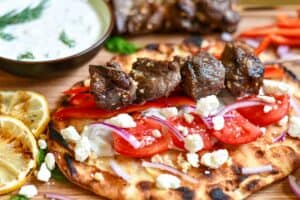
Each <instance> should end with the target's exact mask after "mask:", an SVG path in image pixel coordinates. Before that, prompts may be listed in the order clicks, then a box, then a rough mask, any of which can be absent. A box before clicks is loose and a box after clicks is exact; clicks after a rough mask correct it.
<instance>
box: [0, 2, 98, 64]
mask: <svg viewBox="0 0 300 200" xmlns="http://www.w3.org/2000/svg"><path fill="white" fill-rule="evenodd" d="M42 1H43V0H0V22H1V16H3V15H5V14H7V13H8V12H10V11H13V10H14V13H20V12H22V11H23V10H24V9H25V8H35V7H37V6H38V5H39V4H40V3H41V2H42ZM101 28H102V24H101V20H100V17H99V16H98V14H97V12H96V11H95V10H94V8H93V7H92V5H91V4H90V3H89V1H88V0H45V4H44V8H43V10H42V11H41V15H40V16H39V17H37V18H36V19H33V20H28V21H25V22H20V23H11V24H8V25H6V26H2V27H1V23H0V57H4V58H8V59H13V60H24V61H48V60H53V59H59V58H64V57H68V56H71V55H74V54H76V53H79V52H82V51H84V50H86V49H88V48H89V47H91V46H92V45H93V44H95V43H96V42H97V41H98V40H99V38H100V37H101V34H102V29H101ZM1 34H2V35H1Z"/></svg>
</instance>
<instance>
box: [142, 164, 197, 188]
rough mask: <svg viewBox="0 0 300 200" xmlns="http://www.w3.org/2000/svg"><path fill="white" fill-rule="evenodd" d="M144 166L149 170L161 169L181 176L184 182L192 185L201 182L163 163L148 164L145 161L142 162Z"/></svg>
mask: <svg viewBox="0 0 300 200" xmlns="http://www.w3.org/2000/svg"><path fill="white" fill-rule="evenodd" d="M142 166H143V167H148V168H155V169H160V170H163V171H168V172H170V173H172V174H175V175H178V176H181V177H182V178H183V179H184V180H186V181H188V182H190V183H193V184H197V183H199V180H197V179H195V178H193V177H191V176H189V175H187V174H185V173H183V172H181V171H179V170H177V169H175V168H173V167H170V166H168V165H164V164H161V163H153V162H147V161H143V162H142Z"/></svg>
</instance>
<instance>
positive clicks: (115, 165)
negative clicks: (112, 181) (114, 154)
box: [109, 160, 131, 182]
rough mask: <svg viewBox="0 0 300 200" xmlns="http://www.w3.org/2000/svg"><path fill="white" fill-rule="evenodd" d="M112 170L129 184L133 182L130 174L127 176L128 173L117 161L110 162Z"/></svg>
mask: <svg viewBox="0 0 300 200" xmlns="http://www.w3.org/2000/svg"><path fill="white" fill-rule="evenodd" d="M109 165H110V167H111V169H112V170H113V171H114V172H115V173H116V174H117V175H118V176H119V177H121V178H122V179H124V180H125V181H127V182H129V181H130V180H131V177H130V175H129V174H127V172H125V171H124V170H123V169H122V167H121V166H120V165H119V164H118V163H117V162H115V161H113V160H112V161H110V163H109Z"/></svg>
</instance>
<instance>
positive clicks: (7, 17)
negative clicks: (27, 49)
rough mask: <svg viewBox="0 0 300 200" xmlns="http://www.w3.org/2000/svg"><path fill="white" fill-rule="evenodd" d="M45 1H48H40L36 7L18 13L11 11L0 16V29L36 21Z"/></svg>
mask: <svg viewBox="0 0 300 200" xmlns="http://www.w3.org/2000/svg"><path fill="white" fill-rule="evenodd" d="M47 1H48V0H42V1H41V2H40V3H39V4H38V5H37V6H36V7H33V8H31V7H30V6H29V7H27V8H25V9H23V10H22V11H19V12H17V11H16V10H12V11H9V12H8V13H6V14H4V15H2V16H0V29H2V28H4V27H6V26H8V25H12V24H20V23H24V22H29V21H32V20H35V19H38V18H39V17H40V16H41V15H42V12H43V10H44V9H45V5H46V3H47Z"/></svg>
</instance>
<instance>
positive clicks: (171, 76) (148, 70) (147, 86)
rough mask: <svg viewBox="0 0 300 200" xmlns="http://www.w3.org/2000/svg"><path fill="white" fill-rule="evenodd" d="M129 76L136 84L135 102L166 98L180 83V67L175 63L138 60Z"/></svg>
mask: <svg viewBox="0 0 300 200" xmlns="http://www.w3.org/2000/svg"><path fill="white" fill-rule="evenodd" d="M130 76H131V77H132V78H133V79H134V80H135V81H136V82H137V83H138V86H137V87H138V89H137V91H136V97H137V99H136V102H137V103H141V102H145V101H148V100H152V99H157V98H160V97H165V96H168V95H169V94H170V93H171V92H172V91H173V90H174V89H175V88H176V87H177V86H178V85H179V83H180V81H181V76H180V67H179V64H178V63H176V62H169V61H156V60H151V59H148V58H140V59H138V60H137V61H136V62H135V63H134V64H133V68H132V71H131V72H130Z"/></svg>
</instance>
